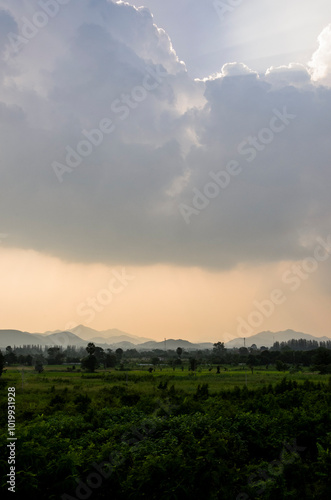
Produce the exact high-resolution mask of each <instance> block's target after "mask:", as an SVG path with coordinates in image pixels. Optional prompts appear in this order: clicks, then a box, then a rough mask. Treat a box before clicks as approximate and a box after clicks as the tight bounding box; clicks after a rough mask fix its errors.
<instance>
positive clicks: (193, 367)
mask: <svg viewBox="0 0 331 500" xmlns="http://www.w3.org/2000/svg"><path fill="white" fill-rule="evenodd" d="M189 364H190V370H191V371H192V372H194V371H195V370H196V369H197V366H198V360H197V359H196V358H190V359H189Z"/></svg>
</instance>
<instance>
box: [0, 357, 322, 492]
mask: <svg viewBox="0 0 331 500" xmlns="http://www.w3.org/2000/svg"><path fill="white" fill-rule="evenodd" d="M161 368H162V367H159V368H156V371H153V372H152V373H149V372H148V368H147V367H143V368H142V369H140V370H133V369H132V370H127V371H122V370H120V369H118V370H117V369H111V371H109V370H105V371H104V370H103V371H101V370H97V371H96V373H84V372H77V371H76V370H78V368H77V369H76V370H74V371H67V369H66V367H64V366H61V365H59V366H45V369H44V371H43V372H42V373H40V374H38V373H37V372H36V371H35V370H34V369H33V367H31V368H30V369H28V368H24V372H23V374H22V371H21V369H17V368H16V367H9V368H8V369H7V372H6V373H4V374H3V376H2V379H0V382H1V424H2V425H1V428H2V429H3V430H2V433H1V437H0V441H1V445H2V447H3V448H2V449H6V443H7V428H6V427H7V399H6V398H7V387H13V386H14V387H16V395H17V399H16V418H17V424H16V425H17V431H16V435H17V438H18V439H17V442H16V453H17V478H16V481H17V487H16V490H17V491H16V493H15V495H16V498H26V497H27V496H28V497H29V496H31V497H32V496H34V497H35V498H38V499H42V500H43V499H48V500H53V499H60V498H62V499H73V498H85V499H87V498H95V499H118V500H130V499H148V500H153V499H157V500H168V499H181V500H184V499H200V498H206V499H210V500H213V499H215V500H216V499H234V500H248V499H270V500H273V499H275V500H276V499H277V500H279V499H295V500H296V499H298V498H300V499H329V498H331V482H330V470H331V433H330V423H331V422H330V420H331V418H330V399H331V379H330V377H329V375H321V374H318V373H313V372H311V371H310V369H309V368H306V369H304V370H303V371H302V372H297V373H294V372H293V373H289V372H286V373H282V372H280V371H279V370H276V369H275V368H274V367H273V366H269V369H268V370H266V369H265V368H262V367H255V369H254V370H251V369H246V367H240V366H238V367H231V366H230V365H229V366H222V367H221V371H220V373H219V374H217V373H216V367H214V368H213V370H212V371H209V368H207V367H206V368H204V367H200V368H198V370H196V371H195V372H192V371H191V372H189V371H188V370H186V369H185V370H183V371H182V370H181V369H180V368H178V369H176V370H175V371H174V370H173V369H172V368H163V369H162V370H161ZM284 375H285V377H284ZM1 472H2V477H3V478H4V479H3V484H2V488H3V489H6V474H7V473H8V464H7V457H6V454H2V455H1Z"/></svg>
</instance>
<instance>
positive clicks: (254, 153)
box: [0, 0, 331, 269]
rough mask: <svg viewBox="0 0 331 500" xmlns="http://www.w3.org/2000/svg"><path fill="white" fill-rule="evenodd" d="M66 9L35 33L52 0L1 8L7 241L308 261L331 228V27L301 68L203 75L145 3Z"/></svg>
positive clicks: (219, 262)
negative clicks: (192, 69)
mask: <svg viewBox="0 0 331 500" xmlns="http://www.w3.org/2000/svg"><path fill="white" fill-rule="evenodd" d="M50 3H51V2H50ZM60 3H61V2H58V4H57V5H58V7H59V9H58V10H57V11H56V15H54V16H53V17H51V16H50V15H48V20H47V23H46V25H45V26H44V27H37V31H36V32H35V35H34V36H31V38H30V39H28V38H26V37H24V33H25V34H27V33H29V29H28V27H27V26H29V23H30V24H31V23H32V25H35V20H36V19H37V18H36V17H35V14H36V12H38V11H41V12H44V13H46V14H45V15H47V11H46V10H45V9H43V8H42V6H41V5H45V4H47V2H46V1H45V2H39V3H36V4H35V5H34V6H31V5H30V6H29V10H28V11H27V10H26V9H27V8H28V7H27V6H26V3H25V2H15V5H14V6H13V5H12V2H9V1H8V2H5V1H2V2H0V6H1V8H2V10H1V11H0V25H1V28H2V34H1V42H2V43H1V47H2V52H1V57H2V62H1V70H0V79H1V88H0V128H1V134H0V147H1V160H0V172H1V173H0V176H1V182H0V190H1V197H0V200H1V201H0V206H1V210H0V230H1V232H3V233H7V234H8V235H9V236H8V238H7V239H6V240H5V241H4V242H3V245H4V246H8V247H16V248H23V249H26V248H32V249H34V250H37V251H41V252H43V253H46V254H49V255H53V256H57V257H60V258H62V259H64V260H68V261H76V262H77V261H79V262H101V263H109V262H111V263H116V262H118V263H121V264H126V263H129V264H132V265H135V264H151V263H171V264H175V265H184V266H186V265H193V266H199V267H205V268H211V267H213V268H218V269H228V268H231V267H234V266H236V265H237V264H239V263H244V264H246V263H247V264H248V263H256V262H274V261H279V260H291V259H292V260H296V259H301V258H303V257H305V256H308V255H310V254H311V251H312V248H314V245H315V244H316V238H317V237H325V236H326V235H327V234H329V230H330V213H331V198H330V183H331V170H330V153H331V143H330V132H331V130H330V129H331V125H330V115H331V88H330V85H331V81H330V74H331V62H330V57H329V55H330V51H329V47H330V36H329V34H330V27H326V28H325V30H324V32H323V33H322V34H321V36H320V38H319V48H318V50H317V51H316V52H315V53H314V54H311V61H310V63H309V61H307V65H306V66H305V65H302V64H298V63H296V62H295V61H293V63H292V64H291V65H289V66H282V67H272V68H269V70H268V71H267V72H266V73H265V74H261V73H259V72H257V71H255V70H254V68H249V67H247V65H245V64H243V63H241V62H240V61H238V62H234V61H228V64H226V65H224V66H223V67H221V68H219V72H218V73H216V74H214V75H211V76H208V75H206V77H205V78H203V79H195V78H193V77H192V76H191V75H190V74H189V72H188V71H187V69H186V66H185V61H184V62H183V61H180V59H179V57H177V54H176V47H174V46H173V45H172V42H171V39H170V37H169V36H168V34H167V33H166V32H165V31H164V30H163V29H161V28H159V27H158V26H156V24H155V23H154V19H153V16H152V14H151V13H150V11H149V10H148V9H146V8H139V9H138V8H135V7H133V6H130V5H128V4H126V3H112V2H107V1H106V0H96V1H88V0H81V1H80V2H63V4H61V5H60ZM54 12H55V11H54ZM22 19H23V20H22ZM40 24H41V23H40ZM31 29H32V28H31V26H30V30H31ZM4 33H5V34H4ZM30 33H31V31H30ZM14 35H16V36H14ZM23 38H25V40H26V41H25V42H24V41H23ZM4 47H5V48H4ZM45 47H47V50H45ZM282 118H283V119H282ZM231 162H232V163H231ZM230 164H233V165H234V164H235V165H236V169H237V170H236V173H235V175H230V174H229V172H228V171H227V166H229V165H230ZM220 171H227V172H228V176H229V179H230V181H229V182H228V183H227V185H226V186H225V187H222V186H221V185H218V188H219V189H218V191H219V192H218V194H215V193H216V192H217V191H216V188H215V186H214V191H213V188H212V187H210V186H209V188H208V187H206V186H208V184H210V183H211V182H214V184H215V185H217V182H216V183H215V181H214V180H213V179H214V177H213V175H214V176H217V175H222V174H219V172H220ZM224 175H226V174H224ZM223 178H225V177H223ZM211 193H213V194H212V195H211V196H210V194H211ZM206 200H207V201H206ZM183 213H184V214H186V215H183Z"/></svg>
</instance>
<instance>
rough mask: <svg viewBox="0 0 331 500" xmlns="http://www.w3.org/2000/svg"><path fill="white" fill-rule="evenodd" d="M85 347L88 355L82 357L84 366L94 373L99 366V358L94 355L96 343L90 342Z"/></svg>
mask: <svg viewBox="0 0 331 500" xmlns="http://www.w3.org/2000/svg"><path fill="white" fill-rule="evenodd" d="M85 349H86V351H87V353H88V356H86V358H83V359H82V368H83V369H84V370H88V371H89V372H92V373H93V372H94V371H95V369H96V368H97V366H98V360H97V358H96V357H95V355H94V353H95V345H94V344H93V342H89V343H88V344H87V347H86V348H85Z"/></svg>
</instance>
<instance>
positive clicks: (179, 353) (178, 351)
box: [176, 347, 183, 359]
mask: <svg viewBox="0 0 331 500" xmlns="http://www.w3.org/2000/svg"><path fill="white" fill-rule="evenodd" d="M176 353H177V356H178V357H179V358H180V359H181V357H182V354H183V349H182V348H181V347H177V349H176Z"/></svg>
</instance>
